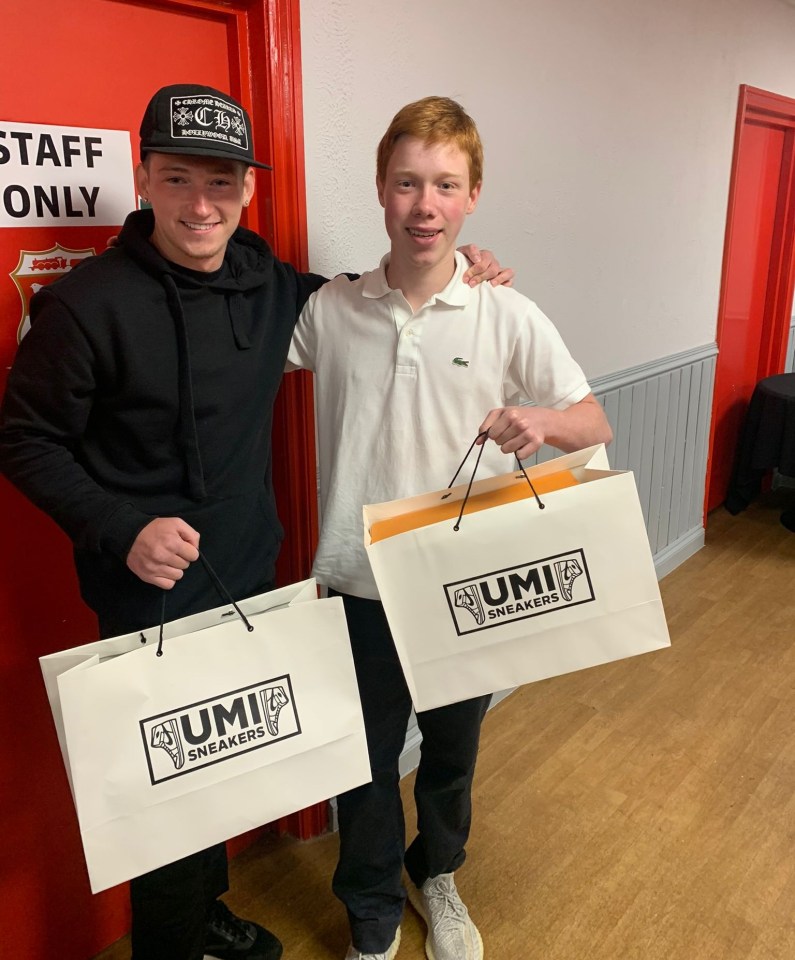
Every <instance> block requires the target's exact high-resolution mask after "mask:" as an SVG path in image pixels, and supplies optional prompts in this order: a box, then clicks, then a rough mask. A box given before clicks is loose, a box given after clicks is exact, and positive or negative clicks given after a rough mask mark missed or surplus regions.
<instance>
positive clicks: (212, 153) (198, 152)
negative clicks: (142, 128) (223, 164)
mask: <svg viewBox="0 0 795 960" xmlns="http://www.w3.org/2000/svg"><path fill="white" fill-rule="evenodd" d="M140 152H141V157H142V158H143V157H144V156H145V155H146V154H147V153H174V154H176V155H177V156H182V157H214V158H215V159H216V160H236V161H237V162H238V163H242V164H243V165H244V166H246V167H259V168H260V169H261V170H273V167H271V166H269V165H268V164H267V163H260V162H259V160H249V159H248V158H246V159H243V158H242V157H241V156H240V154H236V153H226V152H225V151H223V150H202V149H201V147H191V149H190V150H183V149H182V147H143V146H142V147H141V149H140Z"/></svg>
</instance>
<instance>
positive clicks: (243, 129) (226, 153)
mask: <svg viewBox="0 0 795 960" xmlns="http://www.w3.org/2000/svg"><path fill="white" fill-rule="evenodd" d="M140 134H141V159H142V160H143V158H144V157H145V156H146V154H147V153H150V152H152V151H153V152H155V153H182V154H188V155H191V156H196V157H218V158H220V159H223V160H240V161H241V162H242V163H245V164H246V165H247V166H250V167H262V168H263V169H264V170H271V169H273V168H272V167H269V166H268V164H267V163H259V162H258V161H257V160H255V159H254V154H253V147H252V143H251V120H250V119H249V115H248V114H247V113H246V111H245V110H244V109H243V107H241V106H240V104H239V103H238V102H237V100H235V99H234V98H233V97H230V96H229V94H228V93H221V91H220V90H215V89H213V87H202V86H199V85H198V84H196V83H174V84H172V85H171V86H168V87H162V88H161V89H160V90H158V91H157V93H156V94H155V95H154V96H153V97H152V99H151V100H150V101H149V105H148V106H147V108H146V113H144V118H143V120H142V121H141V130H140Z"/></svg>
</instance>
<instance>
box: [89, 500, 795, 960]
mask: <svg viewBox="0 0 795 960" xmlns="http://www.w3.org/2000/svg"><path fill="white" fill-rule="evenodd" d="M780 502H781V501H776V499H775V497H774V496H771V497H769V498H768V500H767V501H766V502H764V503H760V504H755V505H754V506H752V507H751V508H750V509H749V510H748V511H746V512H745V513H744V514H742V515H741V516H739V517H731V516H730V515H729V514H728V513H726V512H725V511H723V510H722V509H720V510H718V511H716V512H715V513H714V514H713V515H712V516H710V518H709V523H708V529H707V544H706V546H705V548H704V549H703V550H701V551H700V552H699V553H698V554H697V555H696V556H695V557H693V558H692V559H690V560H689V561H687V563H685V564H683V565H682V566H681V567H679V568H678V569H677V570H675V571H674V572H673V573H672V574H670V575H669V576H668V577H667V578H666V579H665V580H664V581H663V582H662V585H661V586H662V594H663V600H664V603H665V608H666V613H667V616H668V621H669V624H670V629H671V637H672V647H671V649H670V650H665V651H661V652H659V653H654V654H646V655H645V656H642V657H635V658H633V659H630V660H624V661H621V662H619V663H615V664H609V665H607V666H604V667H599V668H596V669H592V670H586V671H582V672H579V673H576V674H571V675H569V676H566V677H558V678H555V679H552V680H548V681H544V682H542V683H536V684H532V685H529V686H526V687H524V688H522V689H521V690H519V691H518V692H516V693H514V694H513V695H512V696H511V697H509V698H508V699H507V700H505V701H503V702H502V703H501V704H499V705H498V706H497V707H496V708H495V709H494V710H493V711H491V713H490V714H489V716H488V717H487V719H486V722H485V726H484V734H483V742H482V749H481V754H480V760H479V767H478V774H477V777H476V782H475V793H474V796H475V822H474V828H473V833H472V838H471V841H470V844H469V859H468V861H467V863H466V865H465V866H464V867H463V868H462V869H461V870H460V871H459V873H458V874H457V880H458V885H459V889H460V890H461V891H462V894H463V895H464V898H465V900H466V901H467V903H468V904H469V906H470V910H471V913H472V915H473V917H474V918H475V920H476V922H477V923H478V925H479V927H480V929H481V932H482V934H483V939H484V943H485V947H486V957H487V958H498V957H499V958H504V960H525V958H527V960H534V958H539V960H542V958H543V960H580V958H582V960H634V958H638V960H641V958H642V960H792V958H795V534H792V533H789V532H788V531H787V530H785V529H784V528H783V527H782V526H781V525H780V523H779V519H778V518H779V513H780ZM411 781H412V778H411V777H409V778H407V779H406V781H404V786H403V789H404V796H405V798H406V806H407V809H410V807H411V804H410V802H409V796H410V790H411V786H412V782H411ZM409 827H410V828H413V822H412V821H411V817H410V816H409ZM336 849H337V839H336V837H335V836H333V835H330V836H326V837H323V838H320V839H319V840H314V841H310V842H308V843H301V842H298V841H293V840H290V839H276V838H273V837H266V838H264V839H263V840H261V841H259V842H258V843H257V844H255V845H254V846H253V847H251V848H249V849H248V850H247V851H246V852H245V853H243V854H242V855H240V856H239V857H238V858H237V859H236V860H235V861H234V862H233V864H232V870H231V873H232V891H231V892H230V894H228V896H227V897H226V899H227V902H228V903H229V905H230V906H231V907H232V908H233V909H235V910H236V911H237V912H238V913H239V914H241V915H244V916H247V917H250V918H252V919H255V920H257V921H259V922H261V923H263V924H265V925H266V926H268V927H270V928H271V929H273V930H274V931H276V932H277V933H278V934H279V936H280V937H281V938H282V940H283V941H284V943H285V958H284V960H342V957H344V954H345V949H346V946H347V943H348V934H347V925H346V922H345V918H344V915H343V911H342V908H341V906H340V905H339V904H338V903H337V901H336V900H335V899H334V897H333V896H332V894H331V892H330V889H329V879H330V876H331V872H332V870H333V866H334V862H335V856H336ZM422 944H423V933H422V926H421V924H420V922H419V921H418V919H417V917H416V916H415V915H414V913H413V912H412V911H411V909H410V908H407V911H406V915H405V919H404V923H403V946H402V947H401V949H400V953H399V957H400V960H403V958H406V960H409V958H417V960H419V958H422V957H423V956H424V952H423V946H422ZM128 956H129V947H128V945H127V943H126V942H125V941H121V942H120V943H119V944H116V945H114V946H113V947H112V948H110V949H109V950H106V951H105V952H104V953H102V954H101V955H100V957H101V960H122V958H125V960H126V958H127V957H128Z"/></svg>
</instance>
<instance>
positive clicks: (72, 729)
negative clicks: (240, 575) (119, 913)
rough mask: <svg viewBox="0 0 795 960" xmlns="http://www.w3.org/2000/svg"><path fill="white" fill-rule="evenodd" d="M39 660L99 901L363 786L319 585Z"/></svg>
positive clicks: (355, 712) (351, 692)
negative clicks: (134, 880)
mask: <svg viewBox="0 0 795 960" xmlns="http://www.w3.org/2000/svg"><path fill="white" fill-rule="evenodd" d="M237 606H238V607H239V609H240V610H241V611H242V612H243V613H244V614H245V617H246V620H247V621H248V624H249V625H250V627H251V630H249V629H247V627H246V625H245V623H244V622H243V621H242V620H241V619H240V617H239V616H238V614H237V612H236V610H235V609H233V606H232V604H231V603H230V604H229V605H228V606H224V607H218V608H217V609H215V610H210V611H207V612H206V613H201V614H197V615H195V616H191V617H186V618H184V619H182V620H176V621H172V622H170V623H167V624H165V627H164V629H163V643H162V656H158V655H157V647H158V644H159V634H160V629H159V627H154V628H152V629H151V630H146V631H143V632H140V633H134V634H129V635H127V636H123V637H114V638H111V639H108V640H101V641H97V642H95V643H89V644H86V645H85V646H81V647H77V648H74V649H71V650H66V651H64V652H62V653H54V654H51V655H49V656H46V657H42V658H41V660H40V663H41V668H42V673H43V676H44V680H45V684H46V687H47V694H48V697H49V700H50V705H51V708H52V713H53V718H54V720H55V725H56V729H57V731H58V738H59V741H60V744H61V749H62V752H63V757H64V763H65V765H66V769H67V772H68V774H69V779H70V783H71V786H72V794H73V797H74V802H75V806H76V808H77V815H78V820H79V823H80V831H81V835H82V840H83V848H84V851H85V857H86V864H87V866H88V873H89V879H90V882H91V889H92V890H93V891H94V892H95V893H96V892H99V891H100V890H104V889H105V888H107V887H110V886H113V885H114V884H117V883H120V882H122V881H124V880H127V879H130V878H131V877H135V876H139V875H140V874H142V873H145V872H147V871H149V870H152V869H154V868H156V867H159V866H163V865H164V864H167V863H170V862H172V861H174V860H177V859H179V858H180V857H183V856H187V855H188V854H190V853H194V852H196V851H198V850H202V849H204V848H205V847H208V846H210V845H211V844H214V843H218V842H221V841H223V840H226V839H228V838H230V837H233V836H236V835H238V834H240V833H243V832H245V831H247V830H250V829H252V828H254V827H257V826H261V825H262V824H265V823H269V822H270V821H272V820H275V819H277V818H278V817H281V816H285V815H286V814H289V813H293V812H295V811H296V810H300V809H302V808H303V807H306V806H309V805H311V804H313V803H318V802H319V801H322V800H326V799H328V798H329V797H331V796H334V795H336V794H337V793H339V792H341V791H344V790H348V789H351V788H353V787H356V786H359V785H360V784H362V783H366V782H368V781H369V780H370V765H369V760H368V755H367V743H366V739H365V733H364V724H363V720H362V713H361V705H360V702H359V694H358V687H357V684H356V675H355V671H354V666H353V659H352V656H351V651H350V641H349V638H348V631H347V624H346V620H345V613H344V610H343V607H342V602H341V600H340V599H339V598H337V597H335V598H332V599H325V600H320V599H318V598H317V589H316V586H315V582H314V580H307V581H305V582H303V583H299V584H295V585H293V586H289V587H283V588H281V589H278V590H274V591H272V592H270V593H265V594H262V595H260V596H258V597H253V598H249V599H247V600H243V601H240V602H239V604H238V605H237Z"/></svg>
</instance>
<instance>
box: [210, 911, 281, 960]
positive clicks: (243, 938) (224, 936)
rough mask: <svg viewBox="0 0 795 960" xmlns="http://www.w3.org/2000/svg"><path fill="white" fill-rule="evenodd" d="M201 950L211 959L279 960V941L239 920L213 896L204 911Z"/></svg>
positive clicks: (256, 925) (265, 931)
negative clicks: (202, 947) (203, 942)
mask: <svg viewBox="0 0 795 960" xmlns="http://www.w3.org/2000/svg"><path fill="white" fill-rule="evenodd" d="M204 952H205V954H206V955H207V956H208V957H212V958H213V960H279V957H281V955H282V945H281V943H280V942H279V940H278V939H277V938H276V937H274V935H273V934H272V933H271V932H270V931H269V930H266V929H265V928H264V927H261V926H260V925H259V924H258V923H252V922H251V921H250V920H241V919H240V918H239V917H236V916H235V915H234V913H232V911H231V910H230V909H229V907H227V905H226V904H225V903H224V902H223V900H216V901H215V902H214V903H213V904H212V906H211V907H210V910H209V914H208V919H207V933H206V940H205V944H204Z"/></svg>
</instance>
